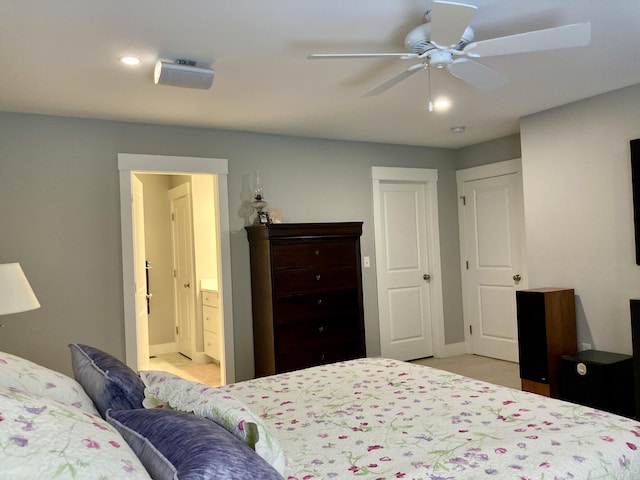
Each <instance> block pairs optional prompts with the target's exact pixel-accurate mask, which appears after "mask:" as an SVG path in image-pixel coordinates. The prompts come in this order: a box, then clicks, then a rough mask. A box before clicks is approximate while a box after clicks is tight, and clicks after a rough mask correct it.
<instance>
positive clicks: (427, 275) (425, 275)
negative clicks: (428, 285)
mask: <svg viewBox="0 0 640 480" xmlns="http://www.w3.org/2000/svg"><path fill="white" fill-rule="evenodd" d="M422 278H423V279H424V280H427V281H428V280H431V275H429V274H428V273H425V274H424V275H423V276H422Z"/></svg>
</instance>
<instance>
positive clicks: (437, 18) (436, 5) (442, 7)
mask: <svg viewBox="0 0 640 480" xmlns="http://www.w3.org/2000/svg"><path fill="white" fill-rule="evenodd" d="M477 9H478V7H476V6H474V5H463V4H461V3H453V2H439V1H434V2H433V5H432V7H431V38H430V40H431V42H432V43H435V44H437V45H438V46H440V47H445V48H449V47H453V46H455V45H457V44H458V42H459V41H460V37H462V34H463V33H464V31H465V30H466V28H467V27H468V26H469V22H471V19H472V18H473V16H474V15H475V13H476V10H477Z"/></svg>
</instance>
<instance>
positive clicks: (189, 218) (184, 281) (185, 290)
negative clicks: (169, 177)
mask: <svg viewBox="0 0 640 480" xmlns="http://www.w3.org/2000/svg"><path fill="white" fill-rule="evenodd" d="M169 205H170V212H171V258H172V262H173V294H174V305H175V316H174V318H175V321H176V344H177V347H178V352H180V353H182V354H183V355H185V356H186V357H189V358H191V359H193V355H194V352H195V350H196V348H195V344H194V342H195V323H196V319H195V314H196V313H195V310H196V285H195V275H194V253H193V251H194V248H193V215H192V209H191V191H190V188H189V184H188V183H184V184H182V185H179V186H177V187H175V188H172V189H171V190H169Z"/></svg>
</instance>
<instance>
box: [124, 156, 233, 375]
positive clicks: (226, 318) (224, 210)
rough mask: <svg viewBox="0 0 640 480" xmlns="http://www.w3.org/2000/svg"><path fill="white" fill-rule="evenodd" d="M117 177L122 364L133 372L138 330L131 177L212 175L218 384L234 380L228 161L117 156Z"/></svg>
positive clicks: (135, 365) (136, 357)
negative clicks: (215, 211) (215, 224)
mask: <svg viewBox="0 0 640 480" xmlns="http://www.w3.org/2000/svg"><path fill="white" fill-rule="evenodd" d="M118 170H119V176H120V220H121V222H120V227H121V233H122V276H123V294H124V341H125V361H126V363H127V365H128V366H130V367H131V368H132V369H134V370H139V367H138V346H137V343H138V340H137V337H138V331H137V325H136V298H135V275H134V271H133V265H134V263H133V262H134V241H133V211H132V210H133V209H132V204H131V192H132V180H131V178H132V174H133V173H134V172H145V173H162V174H168V175H171V174H198V173H204V174H213V175H216V176H217V180H218V188H217V202H216V203H217V205H218V215H219V226H220V233H219V235H220V236H219V239H220V244H219V248H220V259H221V262H220V275H219V277H218V278H219V292H220V293H219V294H220V309H221V312H220V315H221V318H222V325H221V330H222V331H221V336H222V339H223V344H222V351H221V357H222V358H221V365H222V368H221V372H220V373H221V381H222V384H227V383H232V382H234V381H235V354H234V342H233V308H232V305H233V303H232V284H231V247H230V242H231V238H230V232H229V194H228V186H227V175H228V173H229V168H228V161H227V160H225V159H217V158H201V157H179V156H165V155H140V154H129V153H119V154H118Z"/></svg>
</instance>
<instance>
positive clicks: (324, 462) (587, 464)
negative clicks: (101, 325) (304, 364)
mask: <svg viewBox="0 0 640 480" xmlns="http://www.w3.org/2000/svg"><path fill="white" fill-rule="evenodd" d="M222 388H224V389H226V390H227V391H228V392H231V393H232V394H233V395H234V396H235V397H236V398H238V399H239V400H241V401H243V402H245V403H246V404H247V405H249V406H250V407H251V409H252V410H253V411H254V412H256V413H258V414H259V415H261V416H262V418H263V419H264V422H265V423H266V425H267V426H268V428H269V429H270V430H271V431H272V433H273V435H274V436H275V437H276V438H277V439H278V440H279V441H280V443H281V444H282V446H283V448H284V451H285V454H286V456H287V461H288V466H287V470H286V477H287V478H288V479H289V480H295V479H297V480H303V479H305V480H308V479H331V478H337V479H345V478H352V477H353V478H363V479H372V480H373V479H392V478H405V479H416V480H417V479H425V480H445V479H446V480H449V479H451V480H453V479H484V478H501V479H518V480H524V479H580V480H582V479H594V478H598V479H605V478H606V479H616V480H618V479H636V480H637V479H640V451H639V450H638V448H639V447H640V423H639V422H637V421H635V420H631V419H627V418H623V417H620V416H617V415H613V414H609V413H605V412H602V411H598V410H594V409H590V408H587V407H582V406H579V405H574V404H571V403H567V402H563V401H559V400H555V399H549V398H546V397H541V396H539V395H535V394H531V393H526V392H521V391H518V390H512V389H509V388H505V387H499V386H496V385H492V384H488V383H484V382H481V381H477V380H472V379H469V378H466V377H462V376H459V375H455V374H452V373H448V372H444V371H441V370H437V369H434V368H430V367H425V366H420V365H415V364H409V363H405V362H399V361H395V360H389V359H382V358H369V359H360V360H353V361H349V362H342V363H337V364H333V365H327V366H322V367H315V368H310V369H306V370H300V371H297V372H291V373H286V374H279V375H274V376H271V377H265V378H260V379H256V380H250V381H247V382H239V383H236V384H232V385H228V386H226V387H222Z"/></svg>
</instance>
